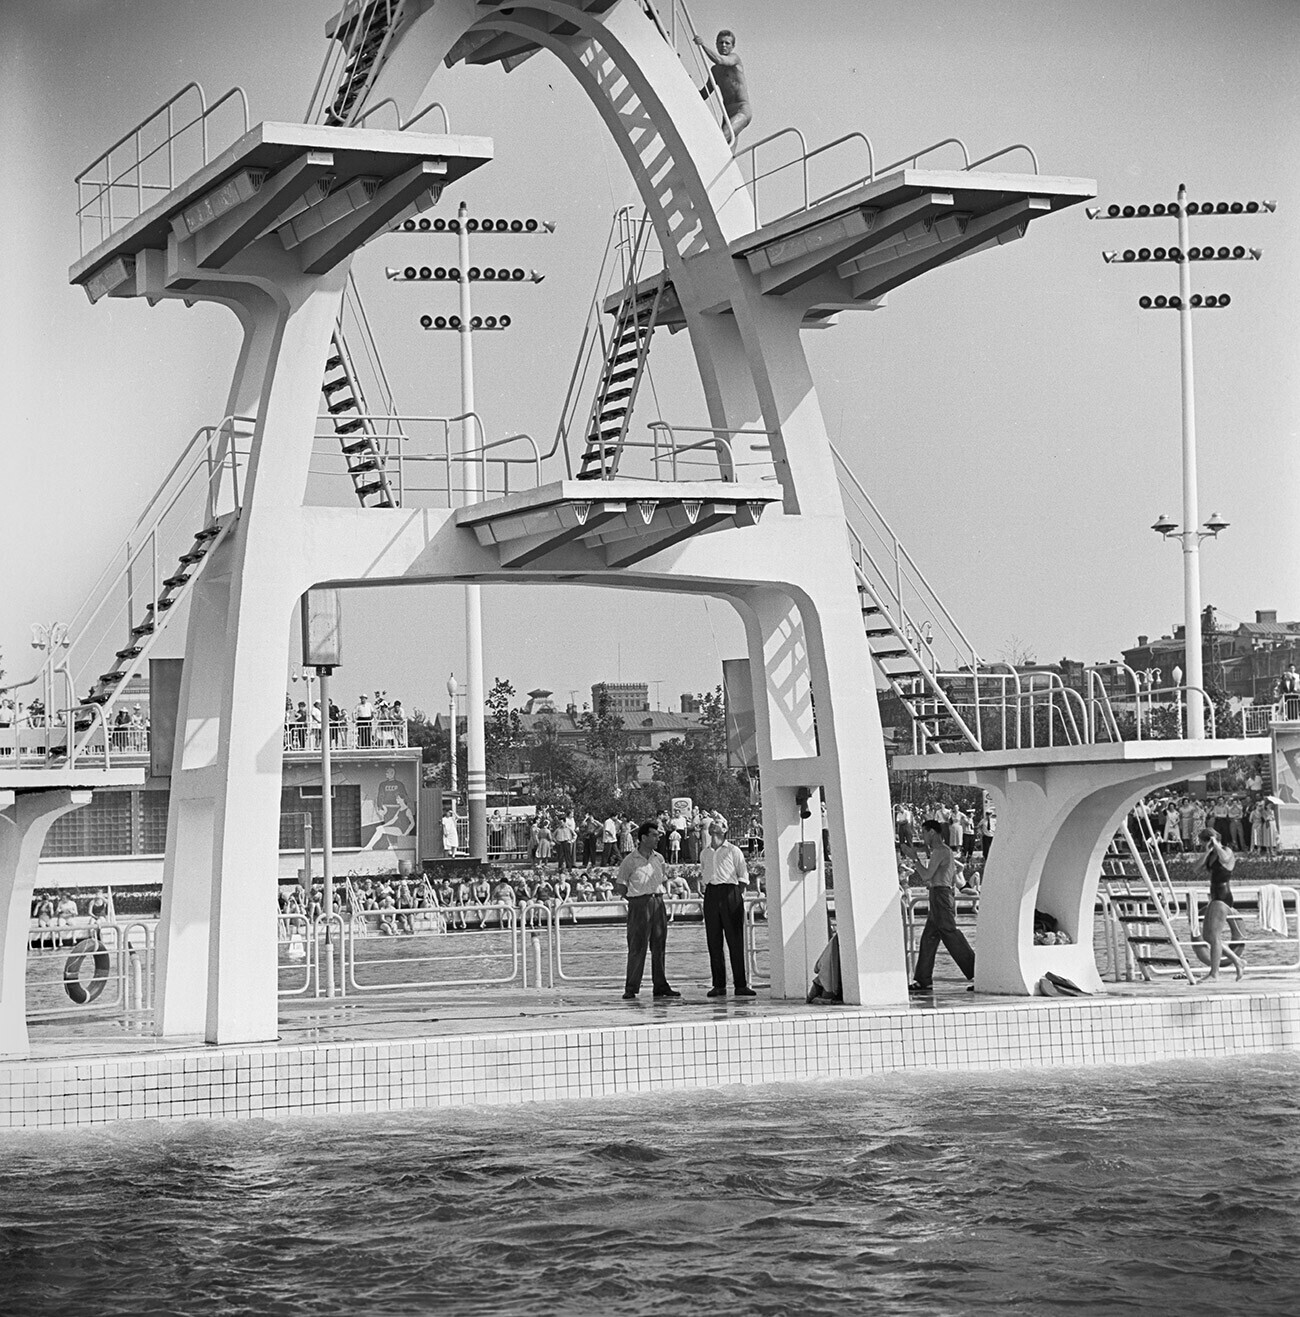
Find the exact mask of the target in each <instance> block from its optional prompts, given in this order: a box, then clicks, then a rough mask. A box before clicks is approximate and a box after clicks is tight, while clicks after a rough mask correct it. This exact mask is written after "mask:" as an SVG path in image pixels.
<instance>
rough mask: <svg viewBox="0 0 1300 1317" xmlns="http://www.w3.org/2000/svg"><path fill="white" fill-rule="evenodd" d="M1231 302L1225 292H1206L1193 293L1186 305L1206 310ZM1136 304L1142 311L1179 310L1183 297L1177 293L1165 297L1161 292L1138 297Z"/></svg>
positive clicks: (1220, 308) (1217, 308)
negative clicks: (1150, 295) (1153, 295)
mask: <svg viewBox="0 0 1300 1317" xmlns="http://www.w3.org/2000/svg"><path fill="white" fill-rule="evenodd" d="M1231 304H1232V298H1231V297H1229V296H1228V294H1227V293H1219V294H1217V295H1216V294H1214V293H1208V294H1206V295H1205V296H1202V295H1201V294H1200V293H1193V294H1192V295H1191V296H1190V297H1189V298H1188V299H1187V305H1188V306H1189V307H1191V308H1192V310H1193V311H1198V310H1201V309H1204V310H1207V311H1216V310H1218V311H1221V310H1223V309H1224V308H1225V307H1227V306H1230V305H1231ZM1138 306H1140V307H1141V308H1142V310H1143V311H1181V310H1182V309H1183V299H1182V298H1181V297H1179V296H1177V294H1175V295H1174V296H1173V297H1166V296H1165V295H1164V294H1163V293H1160V294H1157V295H1156V296H1155V297H1146V296H1143V297H1139V298H1138Z"/></svg>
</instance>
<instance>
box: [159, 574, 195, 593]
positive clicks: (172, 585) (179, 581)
mask: <svg viewBox="0 0 1300 1317" xmlns="http://www.w3.org/2000/svg"><path fill="white" fill-rule="evenodd" d="M189 579H190V574H189V572H177V573H176V575H175V576H169V577H167V579H166V580H164V581H163V584H164V585H165V586H167V587H168V588H169V589H172V590H179V589H180V588H181V586H183V585H184V584H185V582H186V581H188V580H189Z"/></svg>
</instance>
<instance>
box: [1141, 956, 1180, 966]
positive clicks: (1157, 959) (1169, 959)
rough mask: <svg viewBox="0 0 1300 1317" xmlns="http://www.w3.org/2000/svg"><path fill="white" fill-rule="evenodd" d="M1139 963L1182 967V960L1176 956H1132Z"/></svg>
mask: <svg viewBox="0 0 1300 1317" xmlns="http://www.w3.org/2000/svg"><path fill="white" fill-rule="evenodd" d="M1133 959H1134V960H1136V961H1137V962H1138V964H1139V965H1176V966H1177V967H1178V968H1179V969H1182V967H1183V962H1182V961H1181V960H1179V959H1178V957H1177V956H1134V957H1133Z"/></svg>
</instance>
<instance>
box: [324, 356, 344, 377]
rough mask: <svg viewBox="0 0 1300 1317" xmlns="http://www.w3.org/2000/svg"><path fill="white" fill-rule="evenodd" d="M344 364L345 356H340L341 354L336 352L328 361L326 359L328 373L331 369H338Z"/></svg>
mask: <svg viewBox="0 0 1300 1317" xmlns="http://www.w3.org/2000/svg"><path fill="white" fill-rule="evenodd" d="M342 364H343V358H342V357H341V356H339V354H338V353H337V352H336V353H335V354H334V355H333V356H332V357H330V359H329V360H328V361H326V363H325V370H326V373H328V372H329V371H331V370H337V369H338V368H339V367H340V366H341V365H342Z"/></svg>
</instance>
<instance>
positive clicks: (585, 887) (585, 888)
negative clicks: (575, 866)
mask: <svg viewBox="0 0 1300 1317" xmlns="http://www.w3.org/2000/svg"><path fill="white" fill-rule="evenodd" d="M574 891H575V893H576V895H577V899H578V900H579V901H594V900H595V899H596V886H595V884H594V883H593V882H592V881H591V874H590V873H587V872H585V871H584V872H583V873H581V874H579V875H578V883H577V886H576V887H575V888H574Z"/></svg>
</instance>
